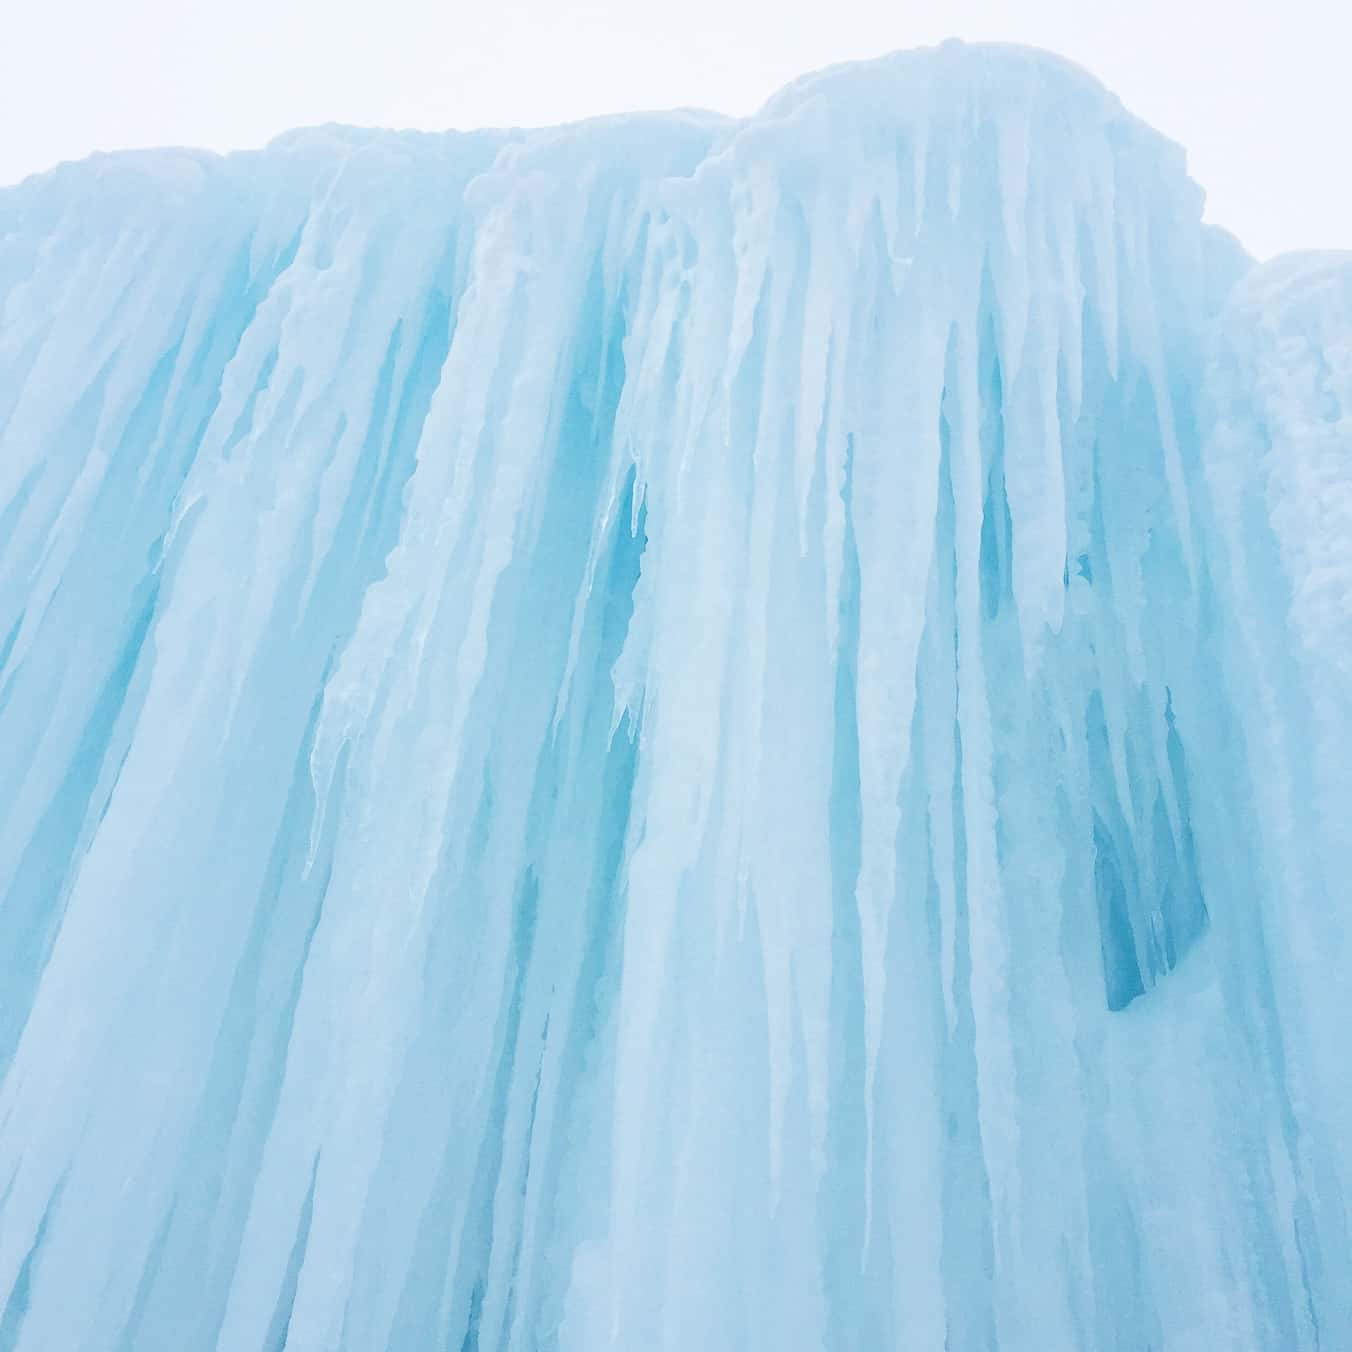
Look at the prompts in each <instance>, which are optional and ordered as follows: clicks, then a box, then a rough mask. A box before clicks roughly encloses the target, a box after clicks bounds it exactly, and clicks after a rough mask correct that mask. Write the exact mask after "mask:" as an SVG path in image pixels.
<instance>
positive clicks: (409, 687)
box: [0, 45, 1352, 1352]
mask: <svg viewBox="0 0 1352 1352" xmlns="http://www.w3.org/2000/svg"><path fill="white" fill-rule="evenodd" d="M1200 215H1201V194H1200V192H1199V190H1198V189H1197V188H1196V187H1195V186H1194V185H1193V184H1191V183H1190V181H1189V180H1188V179H1187V177H1186V175H1185V170H1184V165H1183V157H1182V154H1181V152H1180V151H1178V150H1177V148H1175V147H1174V146H1172V145H1170V144H1169V143H1167V142H1165V141H1164V140H1162V139H1161V138H1160V137H1158V136H1157V135H1155V134H1154V133H1152V132H1151V131H1150V130H1149V129H1147V128H1145V127H1143V126H1142V125H1141V124H1139V123H1137V122H1135V121H1134V120H1133V119H1132V118H1130V117H1129V116H1128V115H1127V114H1126V113H1124V111H1123V110H1122V108H1121V107H1120V105H1119V104H1118V103H1117V102H1116V101H1115V100H1113V99H1112V98H1111V97H1110V96H1108V95H1107V94H1105V93H1104V91H1102V90H1101V89H1100V88H1099V87H1098V86H1096V85H1095V84H1094V83H1093V82H1092V81H1090V80H1089V79H1088V78H1086V77H1084V76H1082V75H1080V74H1079V73H1077V72H1076V71H1074V70H1072V69H1070V68H1068V67H1065V66H1064V65H1062V64H1060V63H1058V62H1055V61H1053V60H1051V59H1049V58H1044V57H1040V56H1036V55H1033V54H1029V53H1023V52H1018V51H1011V50H998V49H984V48H966V47H961V46H958V45H950V46H946V47H944V48H941V49H939V50H937V51H932V52H918V53H908V54H903V55H899V56H896V57H893V58H889V59H887V60H884V61H880V62H876V63H873V64H869V65H863V66H856V67H850V68H842V69H839V70H833V71H828V72H826V73H823V74H821V75H817V76H814V77H810V78H808V79H806V80H803V81H801V82H800V83H798V84H797V85H795V86H793V87H791V88H790V89H788V90H786V91H785V92H784V93H783V94H781V95H779V96H778V97H777V98H776V99H775V100H773V101H772V102H771V103H770V104H769V105H768V107H767V108H766V109H765V110H764V111H763V112H762V113H761V114H760V115H759V116H757V117H755V118H753V119H751V120H749V121H744V122H732V121H725V120H722V119H719V118H716V117H713V116H707V115H697V114H671V115H666V116H652V117H632V118H619V119H611V120H603V121H599V122H593V123H588V124H584V125H580V126H573V127H566V128H562V129H558V130H551V131H541V132H529V133H480V134H474V135H444V136H423V135H393V134H385V133H376V132H359V131H352V130H345V129H332V128H331V129H326V130H322V131H313V132H300V133H295V134H293V135H290V136H288V137H285V138H283V139H282V140H281V141H279V142H277V143H275V144H274V145H273V146H271V147H269V148H268V149H267V150H265V151H262V152H258V153H250V154H239V155H233V156H229V157H227V158H224V159H221V158H217V157H213V156H209V155H205V154H193V153H187V152H163V153H155V154H128V155H119V156H112V157H106V156H105V157H96V158H95V159H93V160H90V161H88V162H86V163H84V164H80V165H73V166H65V167H63V168H61V169H59V170H57V171H55V172H53V173H51V174H48V175H45V176H43V177H41V178H38V179H33V180H30V181H29V182H28V183H26V184H24V185H22V186H21V187H18V188H15V189H8V190H5V191H3V192H0V805H3V809H4V810H3V813H0V954H2V955H3V963H4V967H3V971H4V976H5V980H4V982H3V988H2V989H0V1065H3V1066H4V1067H5V1075H4V1080H3V1086H2V1087H0V1308H2V1309H3V1315H2V1316H0V1348H3V1349H11V1348H12V1349H18V1352H50V1350H51V1349H62V1350H63V1352H66V1350H68V1352H75V1350H76V1349H80V1350H81V1352H105V1350H106V1352H130V1350H134V1352H159V1350H160V1349H165V1352H170V1350H172V1352H190V1350H192V1349H222V1352H226V1350H227V1349H228V1350H229V1352H256V1350H257V1349H265V1348H266V1349H274V1348H283V1347H285V1348H287V1349H292V1350H293V1352H302V1350H303V1352H311V1350H313V1352H321V1349H322V1350H323V1352H335V1350H337V1349H343V1350H344V1352H368V1350H372V1352H373V1350H374V1349H386V1348H389V1349H400V1350H401V1352H405V1350H408V1349H432V1348H437V1349H441V1348H448V1349H462V1350H464V1349H479V1352H488V1349H504V1350H505V1352H534V1350H535V1349H553V1348H558V1349H565V1350H570V1352H597V1350H598V1349H602V1348H615V1349H624V1350H625V1352H637V1350H638V1349H650V1348H671V1349H696V1348H698V1349H702V1350H712V1349H729V1350H731V1349H737V1350H738V1352H746V1350H751V1349H766V1350H767V1352H770V1350H772V1349H773V1352H785V1350H786V1349H800V1348H801V1349H815V1348H831V1349H850V1350H851V1352H856V1350H858V1349H865V1348H884V1347H889V1348H890V1347H896V1348H907V1349H918V1350H921V1352H929V1350H930V1349H939V1348H944V1347H947V1348H949V1349H953V1350H954V1352H966V1350H967V1349H985V1348H994V1347H999V1348H1001V1349H1021V1348H1028V1349H1038V1350H1039V1352H1044V1350H1045V1349H1063V1348H1064V1349H1071V1348H1083V1349H1096V1350H1097V1349H1122V1352H1128V1350H1129V1352H1140V1350H1141V1349H1145V1348H1156V1349H1180V1350H1182V1349H1197V1348H1202V1347H1206V1348H1217V1349H1219V1348H1246V1349H1252V1348H1281V1349H1289V1348H1314V1347H1321V1348H1325V1349H1327V1348H1335V1347H1340V1346H1345V1345H1349V1344H1352V1268H1349V1266H1348V1263H1347V1261H1346V1255H1347V1253H1348V1252H1349V1245H1348V1241H1349V1235H1348V1226H1347V1216H1346V1207H1345V1200H1344V1199H1345V1198H1346V1196H1347V1188H1348V1186H1349V1181H1352V1180H1350V1176H1349V1170H1350V1169H1352V1111H1349V1110H1350V1109H1352V1082H1350V1081H1349V1079H1348V1076H1347V1074H1346V1058H1345V1047H1344V1038H1343V1030H1345V1029H1346V1028H1347V1026H1348V1018H1349V1015H1350V1014H1352V1009H1350V1008H1349V1005H1352V994H1348V993H1347V992H1348V991H1349V990H1350V989H1352V987H1349V985H1348V977H1349V966H1348V957H1349V954H1348V945H1347V939H1346V921H1345V919H1344V917H1345V916H1346V914H1347V913H1348V907H1347V900H1348V898H1347V881H1346V880H1347V879H1348V878H1349V877H1352V843H1350V841H1349V829H1348V821H1349V808H1352V779H1350V776H1352V770H1349V766H1348V758H1347V756H1346V755H1345V748H1346V746H1347V745H1348V732H1349V729H1352V720H1350V719H1349V712H1350V710H1349V692H1350V691H1352V685H1350V684H1349V681H1350V679H1352V566H1349V562H1348V560H1349V557H1350V556H1349V552H1348V548H1347V541H1348V539H1349V538H1352V537H1350V536H1349V527H1352V473H1350V472H1349V446H1352V424H1349V421H1348V418H1349V410H1352V336H1350V335H1352V264H1349V263H1348V262H1347V261H1346V260H1343V259H1339V258H1332V257H1330V258H1306V259H1295V260H1283V261H1280V262H1278V263H1276V264H1273V265H1270V266H1267V267H1264V268H1257V269H1252V270H1250V269H1249V267H1248V263H1247V260H1245V259H1244V258H1243V256H1242V255H1241V253H1240V252H1239V250H1238V249H1237V248H1236V247H1235V246H1234V245H1233V244H1230V243H1229V242H1227V240H1226V238H1225V237H1223V236H1221V235H1219V234H1218V233H1216V232H1213V231H1211V230H1209V229H1206V228H1204V227H1203V226H1202V225H1201V224H1200Z"/></svg>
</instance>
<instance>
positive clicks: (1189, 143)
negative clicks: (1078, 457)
mask: <svg viewBox="0 0 1352 1352" xmlns="http://www.w3.org/2000/svg"><path fill="white" fill-rule="evenodd" d="M953 36H956V37H962V38H968V39H974V40H975V39H982V38H986V39H996V40H1003V41H1018V42H1026V43H1030V44H1033V45H1036V46H1041V47H1048V48H1051V49H1052V50H1054V51H1058V52H1061V53H1063V54H1064V55H1066V56H1069V57H1072V58H1073V59H1075V60H1077V61H1079V62H1080V63H1081V64H1082V65H1085V66H1087V67H1088V68H1089V69H1090V70H1091V71H1093V72H1094V73H1095V74H1096V75H1097V76H1098V77H1099V78H1100V79H1101V80H1103V81H1104V83H1106V84H1107V85H1108V86H1109V87H1110V88H1112V89H1114V90H1115V91H1116V92H1117V93H1118V94H1120V95H1121V96H1122V98H1123V99H1124V100H1125V102H1126V104H1127V106H1128V107H1129V108H1131V109H1132V110H1133V111H1134V112H1136V113H1138V114H1139V115H1140V116H1142V117H1144V118H1145V119H1146V120H1147V121H1149V122H1151V123H1153V124H1154V125H1155V126H1157V127H1159V128H1160V129H1161V130H1162V131H1164V132H1166V133H1167V134H1169V135H1170V136H1172V137H1174V138H1175V139H1176V140H1178V141H1181V142H1182V143H1183V144H1184V145H1185V146H1186V147H1187V149H1188V152H1189V162H1190V164H1191V168H1192V173H1193V175H1194V177H1195V178H1197V179H1198V180H1199V181H1200V182H1201V183H1202V185H1203V186H1204V187H1205V188H1206V189H1207V192H1208V215H1209V217H1210V218H1211V219H1213V220H1215V221H1218V222H1219V223H1221V224H1223V225H1226V226H1227V227H1228V228H1230V229H1232V230H1233V231H1234V232H1235V233H1236V234H1238V235H1239V237H1240V238H1241V239H1242V240H1243V241H1244V243H1245V244H1246V245H1247V246H1248V247H1249V249H1250V250H1251V251H1252V252H1254V253H1256V254H1257V255H1259V256H1260V257H1265V256H1267V255H1269V254H1272V253H1276V252H1280V251H1282V250H1285V249H1292V248H1311V247H1315V248H1321V247H1323V248H1327V247H1352V153H1349V146H1348V141H1349V137H1352V61H1349V56H1350V55H1352V3H1349V0H1282V2H1281V3H1273V0H1120V3H1116V4H1114V3H1112V2H1111V0H1005V3H999V2H998V0H948V3H943V2H942V0H925V2H924V3H917V0H897V3H881V2H880V0H778V3H776V2H775V0H554V2H553V3H549V0H496V2H495V0H478V2H477V3H474V4H466V3H463V2H462V0H0V183H9V182H14V181H16V180H18V179H20V178H22V177H24V176H25V175H26V174H29V173H32V172H34V171H36V170H40V169H45V168H48V167H49V166H51V165H52V164H54V163H56V162H57V161H59V160H63V159H72V158H77V157H80V156H83V155H85V154H87V153H88V152H89V151H91V150H96V149H99V150H110V149H116V148H119V147H124V146H151V145H170V144H174V145H201V146H209V147H212V148H214V149H219V150H224V149H230V148H233V147H238V146H256V145H261V144H263V143H264V142H265V141H267V140H269V139H270V138H271V137H273V136H274V135H276V134H277V133H278V132H280V131H283V130H285V129H286V128H288V127H292V126H297V125H302V124H308V123H316V122H328V121H340V122H356V123H366V124H379V125H384V126H396V127H422V128H427V129H440V128H444V127H474V126H485V125H504V124H513V123H515V124H522V125H532V124H539V123H549V122H559V121H564V120H568V119H572V118H577V117H585V116H588V115H591V114H594V113H605V112H620V111H625V110H631V109H636V108H656V107H671V106H677V105H687V106H690V105H698V106H703V107H709V108H716V109H718V110H720V111H722V112H726V113H748V112H751V111H753V110H754V109H755V108H756V107H757V106H759V105H760V104H761V103H762V102H763V101H764V100H765V99H766V98H767V97H768V96H769V95H770V94H771V93H773V92H774V90H775V89H777V88H778V87H779V86H780V85H782V84H784V83H785V82H787V81H788V80H790V79H792V78H794V77H795V76H797V75H800V74H803V73H805V72H807V71H809V70H813V69H816V68H817V67H819V66H823V65H827V64H830V63H832V62H835V61H841V60H846V59H850V58H855V57H868V56H877V55H880V54H881V53H883V52H887V51H891V50H893V49H895V48H898V47H912V46H918V45H925V44H929V43H933V42H937V41H940V40H941V39H943V38H945V37H953Z"/></svg>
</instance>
